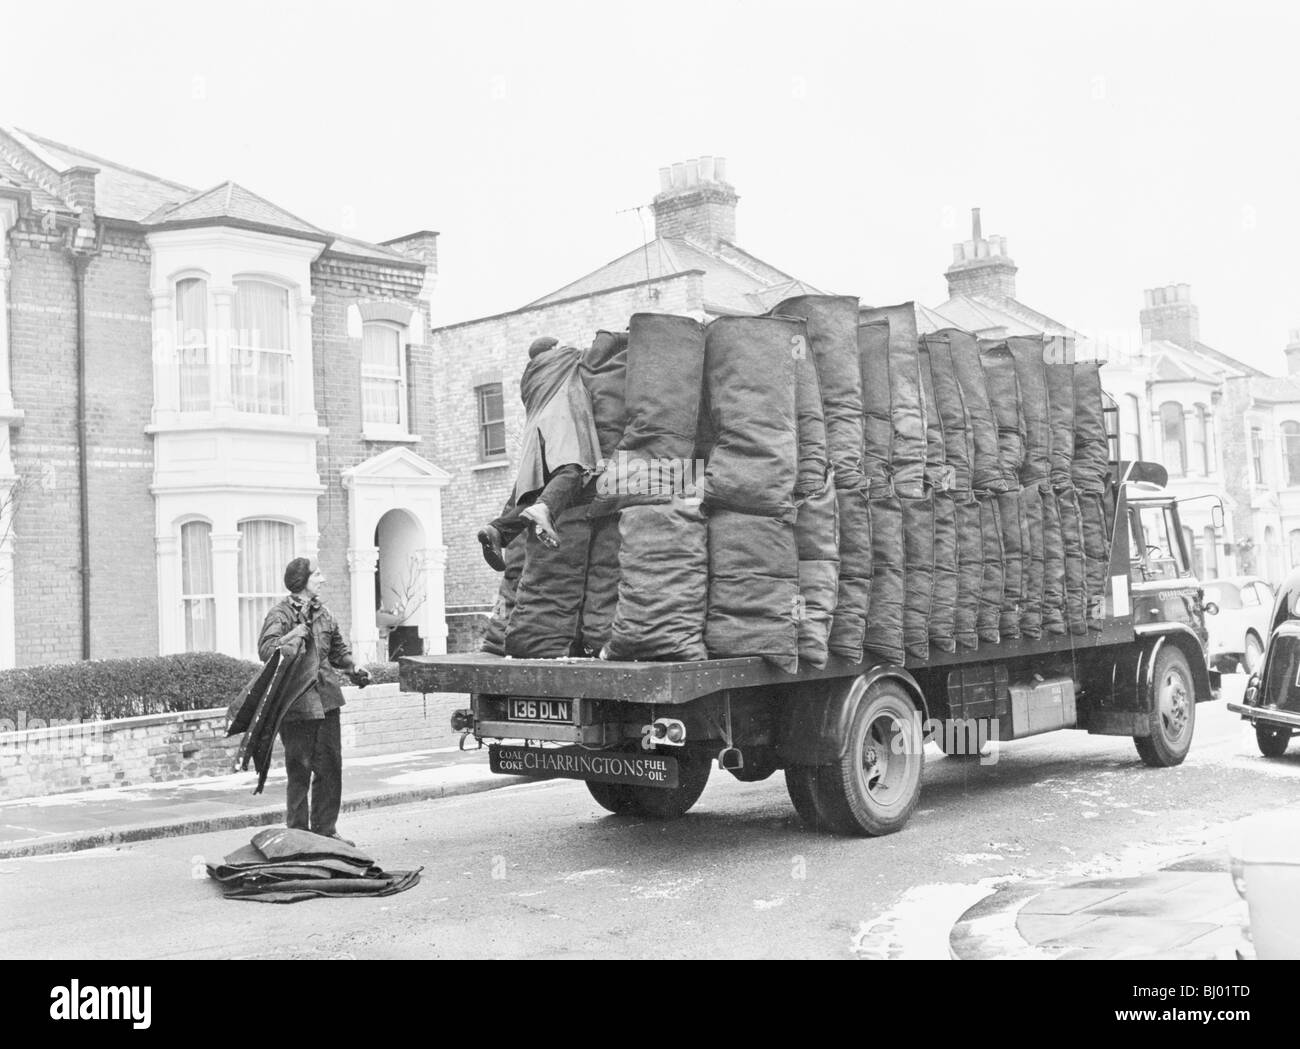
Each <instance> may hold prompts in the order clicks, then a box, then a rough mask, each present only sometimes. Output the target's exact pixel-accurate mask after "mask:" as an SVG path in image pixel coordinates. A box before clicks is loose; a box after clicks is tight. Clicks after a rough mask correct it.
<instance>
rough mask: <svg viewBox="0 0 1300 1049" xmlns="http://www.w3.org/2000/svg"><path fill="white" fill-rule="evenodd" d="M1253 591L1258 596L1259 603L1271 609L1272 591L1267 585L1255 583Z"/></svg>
mask: <svg viewBox="0 0 1300 1049" xmlns="http://www.w3.org/2000/svg"><path fill="white" fill-rule="evenodd" d="M1255 590H1256V592H1258V594H1259V603H1260V604H1261V605H1264V606H1265V607H1266V608H1272V607H1273V591H1272V590H1270V589H1269V588H1268V584H1267V583H1256V584H1255Z"/></svg>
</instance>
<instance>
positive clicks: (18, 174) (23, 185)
mask: <svg viewBox="0 0 1300 1049" xmlns="http://www.w3.org/2000/svg"><path fill="white" fill-rule="evenodd" d="M0 189H17V190H23V191H25V192H27V193H30V194H31V198H32V207H33V208H35V209H36V210H37V211H68V210H70V209H69V208H68V205H67V204H65V203H64V202H63V201H61V200H60V199H59V198H58V197H56V196H54V195H53V194H52V193H50V192H49V191H48V190H46V189H45V187H43V186H42V185H40V184H39V183H38V182H37V181H36V180H35V179H33V178H30V177H28V176H27V175H25V174H24V173H23V172H22V171H20V170H18V168H16V167H14V165H13V164H11V163H9V161H7V160H6V159H5V158H4V157H3V156H0Z"/></svg>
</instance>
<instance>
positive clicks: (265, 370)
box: [230, 281, 289, 415]
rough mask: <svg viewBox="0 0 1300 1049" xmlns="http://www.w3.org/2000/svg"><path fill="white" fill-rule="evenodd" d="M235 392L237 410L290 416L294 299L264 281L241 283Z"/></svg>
mask: <svg viewBox="0 0 1300 1049" xmlns="http://www.w3.org/2000/svg"><path fill="white" fill-rule="evenodd" d="M233 322H234V327H235V331H234V338H233V345H232V346H231V351H230V353H231V357H230V390H231V394H232V397H233V399H234V402H235V408H236V409H237V410H238V411H241V412H256V413H258V414H259V415H287V414H288V412H289V403H288V388H289V352H288V351H289V293H288V292H287V291H285V289H283V288H277V287H276V286H275V285H273V284H263V283H261V282H259V281H236V282H235V305H234V314H233Z"/></svg>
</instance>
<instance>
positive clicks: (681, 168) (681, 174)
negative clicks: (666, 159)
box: [673, 160, 686, 189]
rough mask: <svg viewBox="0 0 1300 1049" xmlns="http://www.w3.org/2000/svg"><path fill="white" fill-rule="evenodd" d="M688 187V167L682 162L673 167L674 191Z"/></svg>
mask: <svg viewBox="0 0 1300 1049" xmlns="http://www.w3.org/2000/svg"><path fill="white" fill-rule="evenodd" d="M685 185H686V165H685V164H683V163H682V162H681V161H680V160H679V161H678V162H677V163H676V164H674V165H673V189H681V188H682V187H683V186H685Z"/></svg>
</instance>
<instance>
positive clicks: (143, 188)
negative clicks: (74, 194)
mask: <svg viewBox="0 0 1300 1049" xmlns="http://www.w3.org/2000/svg"><path fill="white" fill-rule="evenodd" d="M22 133H23V134H24V135H25V136H26V137H27V138H29V139H32V140H33V141H34V142H36V143H37V144H38V145H39V146H40V147H41V148H42V149H44V151H45V152H46V153H48V154H49V155H50V156H51V158H53V159H54V160H57V161H58V162H59V163H61V164H62V165H63V170H65V171H66V170H67V169H68V168H75V167H89V168H98V169H99V174H98V175H96V176H95V211H96V213H97V214H99V215H102V216H104V217H105V218H114V219H127V220H129V221H132V222H139V221H141V220H143V219H144V218H145V217H146V216H147V215H149V214H151V213H152V212H154V211H157V210H158V209H159V208H161V207H164V206H165V205H167V204H175V203H177V202H179V201H182V200H184V199H185V198H186V197H189V196H192V195H193V193H194V190H193V189H192V188H191V187H189V186H185V185H182V184H181V183H179V182H172V181H170V180H169V179H165V178H159V177H158V176H157V175H150V174H148V173H147V172H144V171H137V170H136V169H135V168H129V167H126V166H125V165H123V164H118V163H117V162H115V161H112V160H107V159H105V158H104V157H99V156H96V155H95V154H93V153H87V152H85V151H84V150H80V149H74V148H73V147H72V146H66V145H64V144H63V143H62V142H55V141H53V140H52V139H48V138H45V137H43V136H41V135H36V134H33V133H32V132H30V131H24V132H22Z"/></svg>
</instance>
